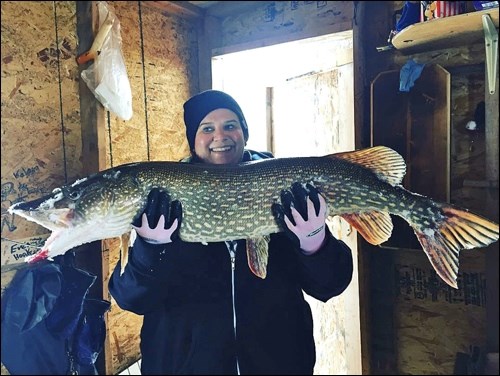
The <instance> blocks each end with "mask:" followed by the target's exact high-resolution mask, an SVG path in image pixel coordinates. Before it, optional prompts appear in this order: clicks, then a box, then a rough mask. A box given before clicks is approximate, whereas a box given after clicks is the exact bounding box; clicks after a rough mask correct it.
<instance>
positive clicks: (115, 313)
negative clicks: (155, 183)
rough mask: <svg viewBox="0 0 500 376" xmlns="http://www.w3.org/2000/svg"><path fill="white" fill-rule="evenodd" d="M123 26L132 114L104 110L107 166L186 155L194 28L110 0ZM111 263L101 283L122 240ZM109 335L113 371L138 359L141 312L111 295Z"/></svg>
mask: <svg viewBox="0 0 500 376" xmlns="http://www.w3.org/2000/svg"><path fill="white" fill-rule="evenodd" d="M111 4H112V6H113V7H114V10H115V13H116V16H117V18H118V19H119V21H120V26H121V38H122V54H123V58H124V61H125V66H126V69H127V75H128V78H129V81H130V86H131V89H132V109H133V116H132V118H131V119H130V120H128V121H123V120H121V119H119V118H118V117H116V116H115V115H114V114H113V113H110V112H107V113H106V123H107V125H106V128H107V129H106V132H107V144H106V165H107V167H115V166H118V165H121V164H124V163H130V162H140V161H147V160H174V161H176V160H179V159H181V158H182V157H184V156H187V155H188V154H189V147H188V145H187V141H186V140H185V133H184V132H185V131H184V122H183V108H182V105H183V103H184V101H186V100H187V99H188V98H189V97H190V96H191V95H193V94H195V93H196V92H197V91H198V86H197V83H198V80H197V79H196V77H197V71H198V60H197V53H198V50H197V47H198V46H197V26H196V24H195V23H194V21H189V20H186V19H184V18H181V17H179V16H173V15H168V14H164V13H162V12H160V10H158V9H154V8H150V7H147V6H145V5H144V3H143V2H141V3H140V4H139V3H138V2H134V1H123V2H113V3H111ZM103 249H104V252H103V255H104V257H105V258H106V259H107V260H108V262H109V270H107V271H105V273H104V274H105V280H104V282H103V283H104V284H105V285H106V286H107V284H108V281H109V276H110V274H111V272H112V271H113V270H114V268H115V266H116V264H117V262H118V260H119V257H120V239H118V238H114V239H107V240H105V241H103ZM108 299H109V300H110V301H111V303H112V305H111V310H110V312H109V314H108V325H107V329H108V334H107V335H108V339H109V341H110V349H111V354H110V357H111V369H112V371H113V372H114V373H119V372H121V371H122V370H123V369H125V368H127V367H128V366H130V364H132V363H134V362H135V361H137V360H138V359H139V358H140V350H139V344H140V338H139V335H140V329H141V326H142V316H138V315H136V314H134V313H131V312H127V311H124V310H122V309H121V308H120V307H118V305H117V304H116V302H115V301H114V300H113V299H112V297H111V296H108Z"/></svg>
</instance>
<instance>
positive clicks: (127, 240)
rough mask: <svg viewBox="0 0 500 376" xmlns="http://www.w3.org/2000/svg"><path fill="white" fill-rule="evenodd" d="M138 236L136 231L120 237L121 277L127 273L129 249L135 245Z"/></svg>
mask: <svg viewBox="0 0 500 376" xmlns="http://www.w3.org/2000/svg"><path fill="white" fill-rule="evenodd" d="M136 236H137V235H136V232H135V231H131V232H126V233H124V234H122V235H121V236H120V266H121V268H120V275H122V274H123V272H124V271H125V267H126V266H127V263H128V249H129V247H131V246H132V244H133V243H134V240H135V238H136Z"/></svg>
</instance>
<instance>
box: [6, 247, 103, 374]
mask: <svg viewBox="0 0 500 376" xmlns="http://www.w3.org/2000/svg"><path fill="white" fill-rule="evenodd" d="M58 258H59V256H58V257H57V258H56V259H58ZM95 279H96V277H95V276H93V275H91V274H89V273H87V272H86V271H84V270H81V269H77V268H75V267H73V266H71V265H69V266H68V265H60V264H59V263H58V262H56V261H54V262H40V263H37V264H35V265H33V266H29V267H27V268H26V269H24V270H20V271H18V272H17V273H16V275H15V276H14V278H13V279H12V281H11V283H10V285H9V286H8V287H7V289H6V290H5V292H4V294H3V296H2V363H3V364H4V366H5V367H6V368H7V370H8V371H9V372H10V374H12V375H16V374H23V375H30V374H31V375H64V374H86V375H97V370H96V367H95V361H96V360H97V356H98V355H99V353H100V352H101V350H102V347H103V344H104V339H105V336H106V327H105V321H104V314H105V313H106V311H107V310H109V308H110V302H108V301H105V300H98V299H88V298H86V296H87V293H88V291H89V288H90V286H92V284H93V283H94V281H95Z"/></svg>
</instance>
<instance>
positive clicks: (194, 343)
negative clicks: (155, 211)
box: [109, 231, 353, 375]
mask: <svg viewBox="0 0 500 376" xmlns="http://www.w3.org/2000/svg"><path fill="white" fill-rule="evenodd" d="M120 269H121V266H120V263H118V265H117V266H116V268H115V270H114V272H113V274H112V276H111V279H110V282H109V291H110V293H111V295H112V296H113V298H114V299H115V300H116V302H117V303H118V305H119V306H120V307H121V308H122V309H125V310H128V311H132V312H135V313H136V314H139V315H144V322H143V327H142V330H141V345H140V346H141V355H142V360H141V372H142V374H215V375H222V374H237V373H240V374H268V375H269V374H288V375H290V374H312V373H313V368H314V364H315V358H316V357H315V345H314V338H313V322H312V315H311V310H310V307H309V305H308V303H307V302H306V301H305V299H304V296H303V291H304V292H305V293H307V294H309V295H311V296H313V297H315V298H316V299H319V300H321V301H327V300H328V299H330V298H332V297H334V296H337V295H339V294H341V293H342V292H343V291H344V290H345V289H346V287H347V286H348V285H349V283H350V281H351V278H352V270H353V261H352V255H351V250H350V249H349V247H347V246H346V245H345V243H343V242H342V241H339V240H337V239H335V238H334V237H333V236H332V235H331V233H330V232H329V231H327V240H326V241H325V244H324V245H323V247H322V248H321V249H320V250H319V251H318V252H316V253H315V254H314V255H312V256H306V255H304V254H302V253H301V251H300V250H299V249H297V248H296V247H294V245H293V243H292V242H291V241H290V240H289V239H288V238H287V237H286V235H285V234H284V233H278V234H273V235H271V241H270V243H269V260H268V265H267V277H266V278H265V279H260V278H259V277H256V276H255V275H254V274H253V273H252V272H251V271H250V269H249V267H248V261H247V255H246V244H245V240H243V239H242V240H238V241H237V247H236V252H235V259H234V268H233V267H232V260H231V254H230V251H229V250H228V247H227V246H226V243H224V242H219V243H208V244H207V245H203V244H201V243H186V242H182V241H181V240H177V241H174V242H172V243H169V244H164V245H152V244H148V243H146V242H144V241H143V240H142V239H141V238H140V237H138V238H137V239H136V241H135V243H134V247H133V248H132V249H131V250H130V253H129V261H128V264H127V266H126V268H125V271H124V273H123V274H122V275H121V276H120Z"/></svg>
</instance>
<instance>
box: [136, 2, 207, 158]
mask: <svg viewBox="0 0 500 376" xmlns="http://www.w3.org/2000/svg"><path fill="white" fill-rule="evenodd" d="M142 21H143V31H144V67H145V87H146V94H147V119H148V129H149V137H150V138H149V148H150V156H151V159H152V160H179V159H181V158H183V157H185V156H187V155H188V154H189V146H188V143H187V140H186V136H185V128H184V121H183V108H182V105H183V103H184V100H185V99H187V98H188V97H189V96H190V93H192V92H193V90H194V89H196V88H197V81H198V80H197V70H196V71H195V70H194V69H193V68H195V67H196V68H197V66H198V59H197V56H198V45H197V40H196V27H195V26H194V24H193V21H190V20H187V19H185V18H180V17H178V16H177V17H176V16H170V15H163V14H161V13H159V12H157V11H155V10H154V9H151V8H146V7H144V8H143V18H142Z"/></svg>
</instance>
